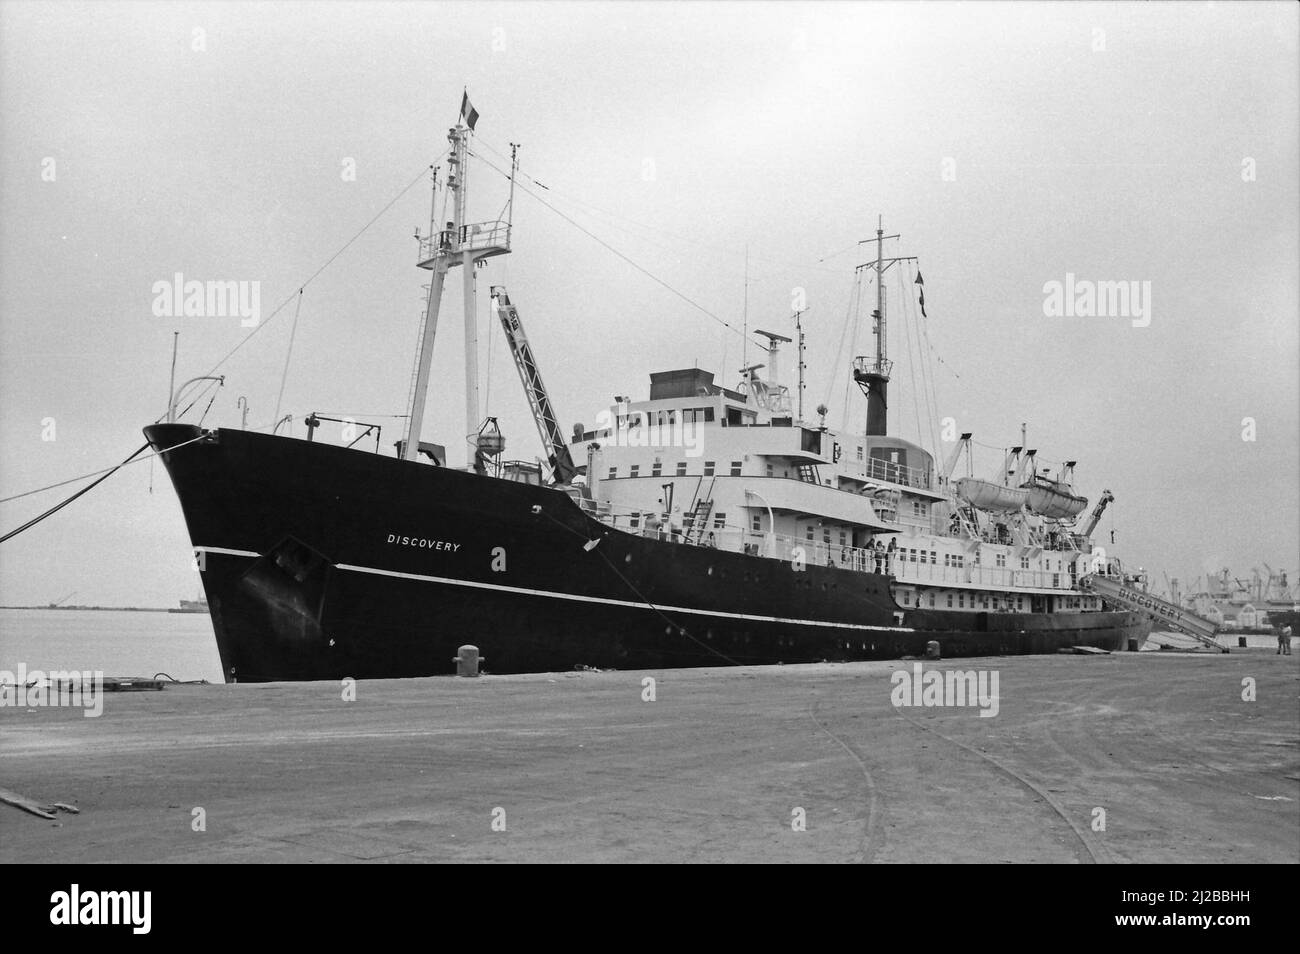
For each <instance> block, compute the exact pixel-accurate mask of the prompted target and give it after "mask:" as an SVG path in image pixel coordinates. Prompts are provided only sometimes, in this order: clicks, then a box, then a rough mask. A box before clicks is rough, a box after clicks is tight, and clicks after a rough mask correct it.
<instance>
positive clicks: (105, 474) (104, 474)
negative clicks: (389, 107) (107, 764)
mask: <svg viewBox="0 0 1300 954" xmlns="http://www.w3.org/2000/svg"><path fill="white" fill-rule="evenodd" d="M446 154H447V150H443V152H442V153H441V154H440V155H438V156H437V157H435V158H434V160H433V162H432V163H428V164H426V165H422V166H421V168H420V172H419V174H418V175H417V176H416V177H415V178H414V179H412V180H411V181H410V182H409V183H407V184H406V185H405V186H403V187H402V189H401V191H400V192H398V193H397V194H396V195H395V196H393V198H392V199H390V200H389V201H388V203H387V204H386V205H385V206H384V207H383V208H382V209H380V210H379V211H378V212H377V213H375V215H374V216H373V217H372V218H371V219H370V220H369V221H368V222H366V224H365V225H363V226H362V227H361V228H360V230H358V231H357V232H356V233H355V234H354V235H353V236H352V237H351V238H350V239H348V240H347V241H346V242H345V243H343V245H342V247H340V248H339V249H338V251H336V252H335V253H334V254H333V255H331V256H330V257H329V258H327V259H326V260H325V262H324V263H323V264H322V265H321V266H320V267H319V268H317V269H316V271H314V272H312V274H311V275H310V276H308V278H307V280H306V281H304V282H302V283H300V284H299V286H298V291H297V292H296V293H295V294H296V295H297V296H298V299H299V303H300V304H301V301H302V297H301V296H302V293H303V289H305V288H306V287H307V286H308V285H310V284H311V283H312V282H313V281H314V280H315V279H316V278H317V277H318V276H319V275H320V274H321V272H323V271H325V269H327V268H329V266H330V265H332V264H333V263H334V261H335V260H336V259H337V258H338V257H339V256H340V255H342V254H343V253H344V252H346V251H347V250H348V249H349V248H350V247H351V246H352V244H353V243H354V242H355V241H356V240H357V239H359V238H360V237H361V236H362V235H363V234H365V233H366V232H367V231H368V230H369V229H370V227H371V226H372V225H374V224H375V223H376V222H378V221H379V219H380V218H382V217H383V215H384V214H385V213H386V212H387V211H388V210H389V209H391V208H392V207H393V206H394V205H396V204H397V202H398V200H399V199H401V198H402V197H403V196H404V195H406V193H407V192H409V191H410V190H411V189H412V188H413V187H414V186H415V184H416V183H417V182H419V181H420V180H421V179H423V178H424V176H425V173H426V172H427V171H428V170H429V169H430V168H432V166H433V164H434V163H436V162H438V160H440V159H441V158H442V157H443V156H445V155H446ZM293 298H294V295H290V296H289V297H287V298H285V300H284V301H282V302H280V304H279V305H277V306H276V307H275V309H274V310H273V311H272V312H271V314H270V315H268V316H267V317H266V319H265V320H263V321H261V322H259V323H258V325H257V327H256V328H254V329H253V330H252V331H250V332H249V333H248V334H247V335H245V336H244V337H243V338H241V339H240V340H239V342H238V343H236V345H235V346H234V347H233V348H231V349H230V350H229V351H227V352H226V353H225V354H224V355H223V356H222V357H221V358H220V359H219V360H218V361H217V363H216V364H214V365H212V367H211V368H209V369H208V372H207V374H208V375H211V374H212V373H213V372H214V371H216V370H217V369H218V368H220V367H221V366H222V365H223V364H225V363H226V362H227V361H229V360H230V358H231V357H233V356H234V355H235V353H236V352H238V351H239V350H240V349H241V348H243V347H244V345H246V344H248V342H249V341H251V340H252V338H253V336H254V335H256V334H257V333H258V332H259V331H261V330H262V329H263V328H265V327H266V326H267V325H269V324H270V323H271V322H272V321H273V320H274V319H275V318H276V316H277V315H279V314H280V312H281V311H283V310H284V308H285V307H286V306H287V305H288V304H289V302H290V301H292V300H293ZM295 325H296V318H295ZM286 373H287V361H286ZM206 376H207V375H205V377H206ZM208 386H209V387H211V386H212V385H211V383H209V385H208ZM203 390H207V388H204V389H203ZM203 390H201V391H200V392H199V394H198V396H197V397H196V398H195V399H194V400H193V401H191V402H190V404H189V405H188V406H187V407H186V408H185V410H184V411H182V412H181V414H180V416H184V414H185V413H186V412H188V411H189V410H190V408H192V407H194V404H195V403H196V402H197V401H198V400H199V398H201V397H202V395H203ZM281 394H283V382H281ZM215 399H216V394H215V392H214V394H213V396H212V400H215ZM211 408H212V401H211V400H210V401H209V402H208V407H207V409H205V410H204V412H203V416H204V417H207V413H208V410H211ZM165 416H166V415H159V416H158V417H157V418H155V419H154V422H153V423H155V424H157V423H158V422H159V421H161V420H162V419H163V417H165ZM201 421H202V418H201V419H200V422H201ZM200 439H201V438H199V437H196V438H194V439H193V440H190V441H186V442H185V443H184V444H177V445H176V446H175V447H171V448H168V450H175V449H177V448H179V447H184V446H185V444H190V443H193V441H194V440H200ZM148 447H149V445H148V444H147V443H146V444H144V445H143V446H141V447H140V448H139V449H138V450H136V451H135V452H134V453H133V454H131V456H130V457H127V458H126V459H125V460H123V461H122V463H120V464H118V465H116V466H114V467H107V468H104V469H102V470H98V471H93V472H92V473H90V474H83V475H82V476H80V477H72V478H70V479H68V480H63V481H59V482H57V483H54V484H49V485H47V486H45V487H39V488H37V489H36V490H29V491H25V492H23V493H21V494H14V495H13V496H11V497H5V498H3V499H0V504H2V503H8V502H9V501H12V500H18V499H20V498H22V497H29V496H31V495H33V494H38V493H43V492H45V491H47V490H53V489H55V488H57V487H63V486H66V485H67V484H72V483H76V482H77V481H78V480H86V479H88V478H89V477H95V476H98V478H99V479H97V480H95V481H94V482H93V483H91V484H89V485H87V486H86V487H83V488H82V489H81V490H79V491H77V492H76V493H75V494H73V495H72V496H70V497H68V498H67V499H66V500H63V501H62V502H60V503H58V504H56V505H55V506H53V507H51V508H50V509H49V510H47V511H45V512H44V513H43V514H40V515H38V516H36V517H33V518H32V519H31V520H29V521H27V522H26V523H24V524H23V525H22V526H20V527H17V528H15V529H14V530H11V531H10V532H9V533H6V534H5V535H4V536H2V537H0V543H3V542H4V541H5V540H8V539H10V538H11V537H14V536H17V535H18V534H20V533H22V532H23V531H24V530H27V529H29V528H30V527H34V526H35V525H36V524H38V523H40V522H41V521H42V520H45V519H46V518H47V517H50V516H53V515H54V514H55V513H57V512H58V511H60V510H62V509H63V508H64V507H66V506H67V505H68V504H70V503H72V502H73V501H74V500H76V499H78V498H79V497H81V496H82V495H83V494H85V493H87V492H88V491H90V490H91V489H92V488H94V487H97V486H98V485H99V484H100V483H102V482H103V481H105V480H107V479H108V478H109V477H111V476H112V475H113V474H115V473H117V471H119V470H121V469H122V468H123V467H125V466H126V465H127V464H129V463H131V462H132V461H133V460H135V458H137V457H139V455H140V454H141V453H143V452H144V451H145V450H146V449H147V448H148ZM159 453H161V452H156V453H154V454H150V455H149V456H148V457H141V458H140V460H152V459H153V458H154V457H156V456H158V455H159Z"/></svg>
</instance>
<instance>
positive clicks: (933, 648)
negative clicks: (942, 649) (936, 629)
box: [925, 639, 943, 659]
mask: <svg viewBox="0 0 1300 954" xmlns="http://www.w3.org/2000/svg"><path fill="white" fill-rule="evenodd" d="M925 658H926V659H941V658H943V657H941V656H940V655H939V640H937V639H932V640H930V641H929V642H928V643H926V644H925Z"/></svg>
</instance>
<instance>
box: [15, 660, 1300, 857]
mask: <svg viewBox="0 0 1300 954" xmlns="http://www.w3.org/2000/svg"><path fill="white" fill-rule="evenodd" d="M1297 659H1298V657H1297V656H1276V655H1274V654H1272V653H1270V652H1268V651H1265V650H1243V651H1236V652H1233V653H1231V654H1229V655H1213V654H1205V655H1190V654H1188V655H1183V654H1173V653H1141V654H1134V653H1126V654H1117V655H1110V656H1039V657H1031V656H1022V657H1000V658H985V659H962V660H951V661H950V660H945V661H943V662H939V663H934V664H930V663H927V664H926V669H927V670H930V669H938V670H941V671H946V670H950V669H951V670H974V671H976V672H979V671H981V670H982V671H985V672H988V673H992V672H996V673H997V674H998V677H999V678H998V708H997V714H996V716H993V717H981V716H980V710H979V709H978V708H975V707H970V706H967V707H928V708H927V707H921V708H915V707H912V708H899V707H896V706H895V705H894V704H893V703H892V702H891V693H892V692H893V689H894V685H893V682H892V681H891V677H892V673H894V672H895V671H896V670H900V669H902V670H906V671H908V672H911V671H912V667H913V665H914V664H913V663H912V662H910V661H909V662H889V663H856V664H848V665H828V664H822V665H812V666H784V667H753V668H742V669H701V670H675V671H664V672H605V673H596V672H571V673H555V674H549V675H521V676H486V677H482V678H479V679H456V678H451V677H448V678H434V679H412V680H392V681H372V682H360V683H357V684H355V701H345V700H344V695H345V691H344V687H343V686H341V685H340V684H338V683H302V684H289V683H280V684H270V685H234V686H172V687H169V688H167V689H166V690H165V691H162V692H140V693H116V694H110V695H108V696H107V697H106V698H105V699H104V710H103V714H102V716H100V717H99V718H85V717H84V715H83V714H82V711H81V710H78V709H59V708H36V709H16V708H4V709H0V788H4V789H7V790H10V791H12V792H17V793H21V795H22V796H24V797H27V798H30V799H32V800H34V801H36V802H38V803H43V804H53V803H55V802H61V803H65V804H67V805H70V806H75V807H76V808H77V809H79V811H80V813H79V814H70V813H62V812H61V813H58V814H57V815H56V818H55V820H53V821H50V820H44V819H42V818H39V817H37V816H35V815H31V814H28V813H25V812H23V811H21V810H19V809H17V808H14V807H11V806H10V805H4V804H0V862H5V863H10V862H242V863H247V862H281V861H293V862H318V863H319V862H355V861H368V862H456V861H462V862H464V861H508V862H575V861H593V862H638V861H655V862H676V861H681V862H721V861H725V862H745V861H754V862H780V861H797V862H877V863H882V862H1060V863H1092V862H1100V863H1128V862H1143V863H1145V862H1252V863H1261V862H1296V861H1298V860H1300V670H1298V668H1297ZM646 677H652V678H653V679H654V686H653V696H654V700H653V701H646V699H647V697H648V696H649V695H650V693H649V691H648V689H647V688H646V685H645V683H644V682H643V680H644V679H645V678H646ZM1252 686H1253V690H1254V698H1253V701H1248V700H1245V699H1243V693H1245V694H1246V695H1250V693H1249V692H1248V691H1247V690H1248V689H1249V688H1251V687H1252ZM1099 810H1101V811H1102V812H1104V815H1103V814H1100V813H1099ZM800 821H802V822H803V824H802V825H800ZM1103 821H1104V828H1103V827H1102V826H1101V823H1102V822H1103ZM200 823H201V824H200ZM800 828H802V829H803V830H799V829H800ZM196 829H201V830H196Z"/></svg>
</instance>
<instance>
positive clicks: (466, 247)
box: [419, 219, 510, 262]
mask: <svg viewBox="0 0 1300 954" xmlns="http://www.w3.org/2000/svg"><path fill="white" fill-rule="evenodd" d="M493 249H497V250H504V251H507V252H508V251H510V223H509V222H507V221H505V220H504V219H497V220H496V221H493V222H472V223H470V224H469V225H462V226H461V227H460V228H459V229H440V230H439V231H437V232H434V233H433V234H432V235H427V236H425V237H423V238H421V239H420V258H419V261H420V262H432V261H433V260H434V259H435V258H437V257H438V256H439V255H453V254H459V253H461V252H484V251H491V250H493Z"/></svg>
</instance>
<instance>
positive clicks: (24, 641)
mask: <svg viewBox="0 0 1300 954" xmlns="http://www.w3.org/2000/svg"><path fill="white" fill-rule="evenodd" d="M19 665H25V666H26V667H27V669H28V671H31V670H33V669H40V670H43V671H47V672H48V671H49V670H59V669H63V670H73V669H76V670H92V671H94V670H98V671H100V672H103V673H104V674H105V675H109V676H152V675H154V674H155V673H160V672H161V673H167V674H168V675H170V676H173V677H175V678H176V679H181V680H191V679H207V680H209V681H210V682H220V681H221V661H220V659H219V658H218V656H217V644H216V641H215V639H214V638H213V634H212V620H211V619H210V618H209V616H208V615H207V614H206V613H134V612H115V611H112V610H39V609H0V671H7V672H17V670H18V667H19Z"/></svg>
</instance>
